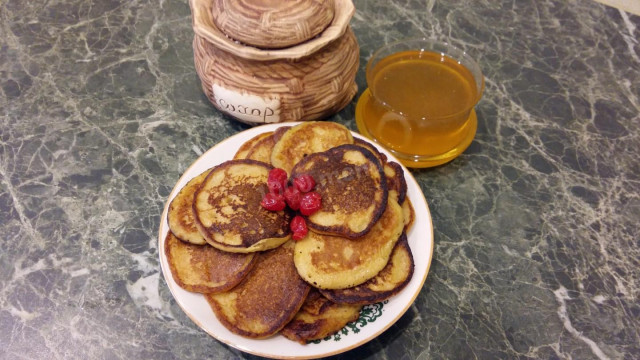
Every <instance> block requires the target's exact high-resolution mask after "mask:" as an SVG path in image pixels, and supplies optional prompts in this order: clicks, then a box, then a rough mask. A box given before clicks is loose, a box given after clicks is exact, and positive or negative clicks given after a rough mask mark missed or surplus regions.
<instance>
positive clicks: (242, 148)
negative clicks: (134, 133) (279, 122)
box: [233, 131, 273, 160]
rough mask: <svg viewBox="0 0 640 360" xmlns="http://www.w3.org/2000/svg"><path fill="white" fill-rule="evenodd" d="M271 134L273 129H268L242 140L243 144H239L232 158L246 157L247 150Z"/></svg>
mask: <svg viewBox="0 0 640 360" xmlns="http://www.w3.org/2000/svg"><path fill="white" fill-rule="evenodd" d="M271 135H273V131H268V132H264V133H262V134H258V135H256V136H254V137H252V138H251V139H249V140H247V141H245V142H244V144H242V145H241V146H240V148H239V149H238V151H236V154H235V155H234V156H233V158H234V159H236V160H237V159H246V158H247V155H248V154H249V151H251V149H253V147H254V146H255V145H256V143H258V142H259V141H260V140H262V139H264V138H265V137H268V136H271Z"/></svg>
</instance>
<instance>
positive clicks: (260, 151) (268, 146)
mask: <svg viewBox="0 0 640 360" xmlns="http://www.w3.org/2000/svg"><path fill="white" fill-rule="evenodd" d="M275 144H276V140H275V139H274V134H272V135H269V136H265V137H264V138H262V139H260V140H259V141H257V142H256V143H255V144H254V145H253V146H252V147H251V149H250V150H249V152H248V153H247V159H252V160H258V161H262V162H265V163H267V164H270V163H271V151H272V150H273V146H274V145H275Z"/></svg>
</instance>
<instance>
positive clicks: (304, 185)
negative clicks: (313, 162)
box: [293, 174, 316, 193]
mask: <svg viewBox="0 0 640 360" xmlns="http://www.w3.org/2000/svg"><path fill="white" fill-rule="evenodd" d="M293 184H294V185H295V186H296V187H297V188H298V190H300V191H301V192H303V193H306V192H309V191H311V190H313V188H314V187H315V186H316V181H315V180H314V179H313V177H312V176H311V175H308V174H302V175H300V176H298V177H296V178H295V179H293Z"/></svg>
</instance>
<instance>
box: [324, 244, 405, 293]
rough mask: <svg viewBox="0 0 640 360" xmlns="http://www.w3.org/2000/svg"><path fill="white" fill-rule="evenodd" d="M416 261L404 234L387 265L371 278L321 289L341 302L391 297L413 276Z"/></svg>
mask: <svg viewBox="0 0 640 360" xmlns="http://www.w3.org/2000/svg"><path fill="white" fill-rule="evenodd" d="M413 269H414V262H413V255H412V254H411V248H409V242H408V241H407V236H406V235H405V234H402V236H401V237H400V240H398V242H397V243H396V245H395V247H394V248H393V252H391V257H390V258H389V262H388V263H387V265H386V266H385V267H384V268H383V269H382V270H381V271H380V272H379V273H378V274H377V275H376V276H375V277H374V278H372V279H371V280H369V281H367V282H365V283H363V284H361V285H358V286H354V287H351V288H347V289H340V290H320V292H321V293H322V295H324V296H325V297H326V298H328V299H329V300H331V301H333V302H335V303H339V304H354V305H366V304H373V303H377V302H380V301H383V300H386V299H388V298H390V297H391V296H393V295H395V294H397V293H398V292H400V290H402V289H404V287H405V286H407V284H408V283H409V281H410V280H411V277H412V276H413Z"/></svg>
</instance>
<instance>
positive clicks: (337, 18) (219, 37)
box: [189, 0, 355, 60]
mask: <svg viewBox="0 0 640 360" xmlns="http://www.w3.org/2000/svg"><path fill="white" fill-rule="evenodd" d="M333 2H334V12H335V15H334V17H333V21H331V24H330V25H329V26H328V27H327V28H326V29H325V30H324V31H323V32H322V33H321V34H320V35H319V36H317V37H316V38H314V39H312V40H310V41H307V42H304V43H302V44H300V45H296V46H292V47H288V48H283V49H272V50H263V49H258V48H255V47H251V46H246V45H244V44H241V43H239V42H236V41H233V40H232V39H230V38H228V37H227V36H225V34H224V33H223V32H222V31H220V29H218V28H217V27H216V26H215V24H214V22H213V17H212V15H211V6H212V1H210V0H189V5H190V6H191V12H192V17H193V30H194V32H195V33H196V34H197V35H199V36H201V37H203V38H205V39H206V40H207V41H209V42H211V43H212V44H214V45H215V46H216V47H218V48H220V49H222V50H225V51H228V52H230V53H232V54H234V55H237V56H240V57H243V58H246V59H252V60H274V59H299V58H301V57H304V56H307V55H309V54H312V53H314V52H316V51H318V50H319V49H321V48H322V47H324V46H326V45H327V44H329V43H330V42H331V41H333V40H335V39H337V38H338V37H340V36H341V35H342V34H344V32H345V31H346V30H347V26H348V25H349V20H350V19H351V17H352V16H353V14H354V13H355V7H354V6H353V3H352V2H351V0H333Z"/></svg>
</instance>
